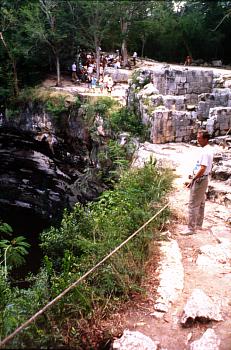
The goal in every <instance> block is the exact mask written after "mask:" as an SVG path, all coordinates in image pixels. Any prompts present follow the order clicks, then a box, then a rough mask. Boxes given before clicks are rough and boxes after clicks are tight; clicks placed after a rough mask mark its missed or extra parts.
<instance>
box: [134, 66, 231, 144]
mask: <svg viewBox="0 0 231 350" xmlns="http://www.w3.org/2000/svg"><path fill="white" fill-rule="evenodd" d="M136 74H137V76H136V77H135V79H134V78H133V81H131V82H130V87H129V90H128V106H130V107H133V108H134V109H135V111H136V112H138V113H139V114H140V115H141V117H142V120H143V122H144V124H146V125H149V126H150V141H151V142H153V143H166V142H188V141H190V140H192V139H195V137H196V134H197V130H198V128H199V127H201V126H205V127H206V128H207V129H208V131H209V132H210V133H211V135H212V136H221V135H225V134H227V133H229V129H230V128H231V89H230V87H231V75H228V74H227V76H226V77H224V76H221V75H219V74H216V75H215V74H214V72H213V70H198V69H197V70H195V69H192V68H185V67H184V68H179V69H171V68H170V67H168V66H167V67H164V66H163V67H162V68H161V69H160V68H153V69H143V70H139V71H137V73H136Z"/></svg>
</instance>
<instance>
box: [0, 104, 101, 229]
mask: <svg viewBox="0 0 231 350" xmlns="http://www.w3.org/2000/svg"><path fill="white" fill-rule="evenodd" d="M0 146H1V147H0V154H1V168H0V218H2V219H3V218H4V219H5V220H7V217H8V215H11V214H12V212H15V213H17V217H18V218H20V216H21V217H28V218H29V217H33V216H37V217H38V218H39V219H40V220H44V222H46V223H54V222H57V221H58V220H60V218H61V215H62V212H63V209H64V208H69V209H70V208H71V207H72V206H73V204H74V203H76V202H82V203H84V202H86V201H88V200H92V199H94V198H96V197H97V196H98V194H99V193H100V192H101V191H102V190H103V188H104V186H103V184H102V183H100V182H99V181H98V180H97V177H96V173H95V167H96V165H95V162H96V158H97V157H96V155H97V147H98V146H99V145H98V144H97V143H96V142H94V141H93V140H92V139H91V137H90V135H89V133H88V130H87V127H86V125H85V124H84V121H83V118H82V114H81V108H77V109H74V110H69V111H68V113H62V114H61V115H60V116H59V117H57V116H54V115H52V114H49V113H47V112H46V110H45V108H44V106H43V105H42V104H41V103H33V104H32V103H31V104H29V105H27V106H25V107H24V108H23V109H22V111H21V113H20V114H19V115H15V116H13V117H11V118H10V117H9V116H7V115H6V116H4V117H3V118H2V119H1V124H0ZM12 216H13V214H12Z"/></svg>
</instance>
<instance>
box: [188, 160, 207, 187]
mask: <svg viewBox="0 0 231 350" xmlns="http://www.w3.org/2000/svg"><path fill="white" fill-rule="evenodd" d="M205 170H206V165H201V166H200V169H199V170H198V172H197V173H196V174H195V175H194V176H193V178H192V180H191V181H190V182H189V183H188V184H187V185H186V187H188V188H190V187H191V186H192V184H193V182H194V181H196V180H197V179H199V177H201V176H203V175H204V173H205Z"/></svg>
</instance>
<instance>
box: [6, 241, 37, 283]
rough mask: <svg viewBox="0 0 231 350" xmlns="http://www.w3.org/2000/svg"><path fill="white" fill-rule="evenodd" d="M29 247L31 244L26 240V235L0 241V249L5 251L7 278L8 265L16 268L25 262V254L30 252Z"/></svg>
mask: <svg viewBox="0 0 231 350" xmlns="http://www.w3.org/2000/svg"><path fill="white" fill-rule="evenodd" d="M29 247H30V244H29V243H27V242H25V237H23V236H18V237H15V238H13V239H11V240H9V239H2V240H1V241H0V249H1V251H3V254H2V255H3V262H4V271H5V278H7V270H8V266H9V267H10V268H14V267H19V266H21V265H23V264H24V263H25V256H26V255H27V254H28V250H27V248H29Z"/></svg>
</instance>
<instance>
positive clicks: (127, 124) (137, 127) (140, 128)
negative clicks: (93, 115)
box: [109, 107, 146, 138]
mask: <svg viewBox="0 0 231 350" xmlns="http://www.w3.org/2000/svg"><path fill="white" fill-rule="evenodd" d="M109 124H110V127H111V129H112V130H113V131H115V132H116V133H120V132H129V133H130V134H131V135H133V136H139V137H141V138H144V137H145V135H146V128H145V126H144V124H143V123H142V120H141V118H140V117H139V116H137V115H136V114H134V113H133V112H132V111H130V110H129V109H127V108H125V107H124V108H121V109H120V110H119V111H115V112H113V113H111V115H110V119H109Z"/></svg>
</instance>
